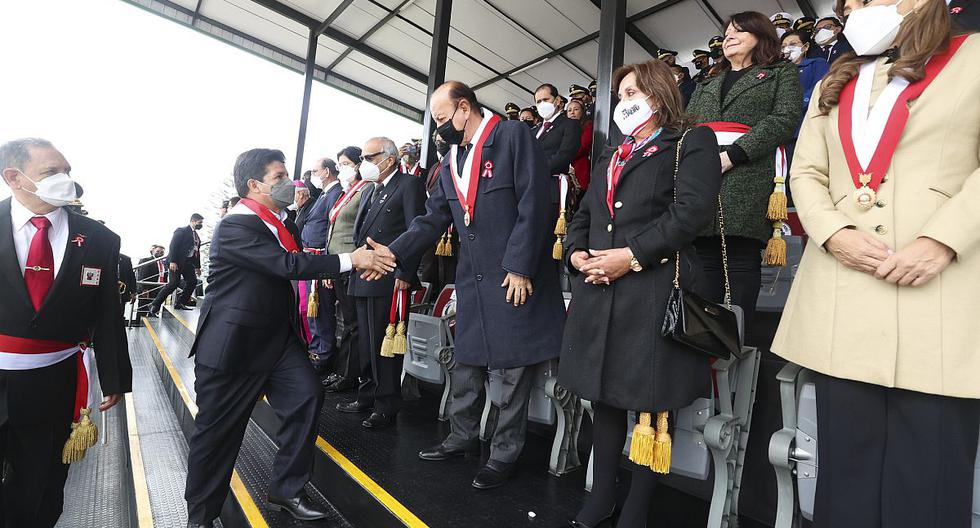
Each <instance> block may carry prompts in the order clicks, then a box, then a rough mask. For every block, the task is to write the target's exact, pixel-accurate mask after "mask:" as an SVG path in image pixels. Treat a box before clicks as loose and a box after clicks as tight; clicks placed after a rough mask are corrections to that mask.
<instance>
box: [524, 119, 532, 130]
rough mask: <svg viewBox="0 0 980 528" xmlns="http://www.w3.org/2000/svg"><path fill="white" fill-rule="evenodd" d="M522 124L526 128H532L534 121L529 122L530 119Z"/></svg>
mask: <svg viewBox="0 0 980 528" xmlns="http://www.w3.org/2000/svg"><path fill="white" fill-rule="evenodd" d="M524 124H525V125H527V127H528V128H534V121H531V120H530V119H527V120H525V121H524Z"/></svg>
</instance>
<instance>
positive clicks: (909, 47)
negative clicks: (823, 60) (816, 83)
mask: <svg viewBox="0 0 980 528" xmlns="http://www.w3.org/2000/svg"><path fill="white" fill-rule="evenodd" d="M844 3H845V0H837V4H836V5H835V6H834V11H835V12H836V13H837V14H839V15H843V13H844ZM951 35H952V31H951V29H950V21H949V13H948V11H947V7H946V2H944V1H943V0H930V1H929V2H927V3H926V4H925V5H923V6H922V7H921V8H920V9H918V10H915V11H912V12H911V13H909V15H908V16H907V17H905V20H904V21H903V22H902V28H901V29H900V30H899V31H898V36H897V37H895V45H896V46H897V47H898V49H899V52H900V53H899V57H898V59H897V60H896V61H895V62H893V63H892V65H891V67H890V68H889V69H888V78H889V79H893V78H895V77H901V78H903V79H906V80H907V81H909V82H916V81H920V80H922V79H923V78H924V77H925V75H926V70H925V66H926V62H927V61H928V60H929V58H930V57H932V56H933V55H935V54H936V53H939V52H941V51H943V50H945V49H946V48H947V47H948V46H949V39H950V37H951ZM876 58H877V57H860V56H858V55H855V54H854V53H846V54H844V55H843V56H841V57H840V58H839V59H837V60H836V61H834V63H833V64H832V65H831V66H830V71H829V72H827V75H826V76H825V77H824V79H823V83H822V85H821V91H820V112H821V113H822V114H823V115H827V114H828V113H830V111H831V109H833V108H834V107H835V106H837V103H839V102H840V93H841V90H843V89H844V86H845V85H847V83H848V82H850V80H851V79H853V78H854V77H855V76H857V74H858V70H860V69H861V66H862V65H863V64H867V63H869V62H872V61H874V60H875V59H876Z"/></svg>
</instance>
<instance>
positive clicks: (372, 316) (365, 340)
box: [354, 297, 405, 414]
mask: <svg viewBox="0 0 980 528" xmlns="http://www.w3.org/2000/svg"><path fill="white" fill-rule="evenodd" d="M354 302H355V304H356V305H357V322H358V330H359V332H360V335H359V336H358V340H357V341H358V350H359V351H358V357H359V358H360V361H359V363H360V369H361V384H360V385H359V386H358V388H357V401H359V402H366V403H373V404H374V410H375V412H379V413H385V414H394V413H397V412H398V411H399V410H401V405H402V389H401V375H402V362H403V361H404V360H405V358H404V357H403V356H400V355H396V356H395V357H393V358H386V357H381V354H380V351H381V342H382V341H383V340H384V337H385V329H386V328H388V321H389V316H390V313H389V310H391V298H390V297H355V298H354ZM365 373H369V374H370V375H371V378H370V379H365V378H364V375H365Z"/></svg>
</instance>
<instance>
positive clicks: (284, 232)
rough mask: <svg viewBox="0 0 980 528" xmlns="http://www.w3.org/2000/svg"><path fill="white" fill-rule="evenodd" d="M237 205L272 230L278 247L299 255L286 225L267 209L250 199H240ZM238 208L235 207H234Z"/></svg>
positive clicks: (297, 247)
mask: <svg viewBox="0 0 980 528" xmlns="http://www.w3.org/2000/svg"><path fill="white" fill-rule="evenodd" d="M238 204H239V205H244V206H245V208H246V209H248V210H249V211H251V212H253V213H255V214H256V215H257V216H258V217H259V218H260V219H262V221H263V222H265V225H267V226H269V227H270V228H272V230H273V232H274V233H275V235H276V239H278V240H279V245H280V246H282V248H283V249H285V250H286V252H287V253H299V246H297V245H296V240H294V239H293V235H292V234H291V233H290V232H289V230H288V229H286V225H285V224H283V223H282V220H280V219H279V217H278V216H276V215H275V214H274V213H273V212H272V211H271V210H270V209H269V208H268V207H266V206H264V205H262V204H260V203H259V202H256V201H255V200H252V199H250V198H242V199H241V201H240V202H238ZM235 207H236V208H237V207H238V206H237V205H236V206H235Z"/></svg>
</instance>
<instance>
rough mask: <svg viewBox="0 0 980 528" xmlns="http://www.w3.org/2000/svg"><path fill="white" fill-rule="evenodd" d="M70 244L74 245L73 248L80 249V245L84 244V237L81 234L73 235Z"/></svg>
mask: <svg viewBox="0 0 980 528" xmlns="http://www.w3.org/2000/svg"><path fill="white" fill-rule="evenodd" d="M71 243H72V244H75V246H77V247H82V244H84V243H85V235H83V234H81V233H79V234H77V235H75V236H74V237H72V239H71Z"/></svg>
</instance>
